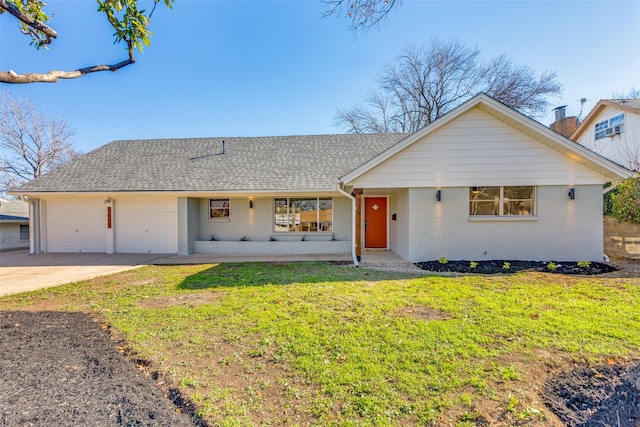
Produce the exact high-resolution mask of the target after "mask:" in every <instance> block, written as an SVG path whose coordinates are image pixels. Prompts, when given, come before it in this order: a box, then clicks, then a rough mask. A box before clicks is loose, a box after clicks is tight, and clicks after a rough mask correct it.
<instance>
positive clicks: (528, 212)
mask: <svg viewBox="0 0 640 427" xmlns="http://www.w3.org/2000/svg"><path fill="white" fill-rule="evenodd" d="M535 205H536V188H535V187H533V186H517V187H516V186H514V187H471V188H469V215H471V216H475V215H491V216H534V215H535Z"/></svg>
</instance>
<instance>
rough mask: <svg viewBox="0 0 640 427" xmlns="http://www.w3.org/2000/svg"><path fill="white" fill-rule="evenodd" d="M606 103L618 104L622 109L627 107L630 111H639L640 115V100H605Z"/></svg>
mask: <svg viewBox="0 0 640 427" xmlns="http://www.w3.org/2000/svg"><path fill="white" fill-rule="evenodd" d="M604 101H608V102H611V103H613V104H618V105H620V106H621V107H627V108H630V109H634V110H638V113H640V98H625V99H605V100H604Z"/></svg>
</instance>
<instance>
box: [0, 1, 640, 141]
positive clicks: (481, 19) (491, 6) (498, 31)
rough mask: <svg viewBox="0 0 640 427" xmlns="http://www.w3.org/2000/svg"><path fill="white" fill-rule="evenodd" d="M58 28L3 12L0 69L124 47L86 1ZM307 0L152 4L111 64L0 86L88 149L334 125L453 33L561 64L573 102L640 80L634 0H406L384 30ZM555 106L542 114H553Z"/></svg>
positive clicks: (103, 59)
mask: <svg viewBox="0 0 640 427" xmlns="http://www.w3.org/2000/svg"><path fill="white" fill-rule="evenodd" d="M47 3H48V5H49V7H48V10H50V11H55V17H54V19H53V21H52V22H51V26H52V27H54V28H55V29H56V30H57V31H58V34H59V38H58V40H55V41H54V42H53V44H52V45H51V47H50V49H49V50H48V51H45V50H40V51H36V50H35V49H33V48H32V47H30V46H29V39H28V38H27V37H25V36H22V35H20V34H19V33H18V31H17V30H16V28H15V26H14V22H13V21H12V20H11V19H10V17H9V16H8V15H6V14H5V15H3V16H1V17H0V69H2V70H8V69H13V70H15V71H16V72H20V73H26V72H46V71H49V70H50V69H65V70H71V69H76V68H80V67H84V66H89V65H95V64H101V63H116V62H119V61H121V60H123V59H125V58H126V54H125V51H124V48H123V47H122V46H117V45H115V46H114V45H113V41H112V37H111V34H112V32H113V31H112V30H111V29H110V27H109V26H108V25H107V24H106V20H105V18H104V16H103V15H102V14H99V13H97V12H96V11H95V10H96V7H97V6H96V3H95V2H94V1H89V0H83V1H58V0H50V1H48V2H47ZM322 11H323V4H322V3H321V2H320V1H319V0H306V1H271V0H264V1H241V0H235V1H195V0H177V1H176V4H175V5H174V9H173V10H172V11H169V10H167V9H166V8H164V7H159V8H158V10H156V13H155V15H154V16H153V20H152V24H151V30H152V31H153V33H154V34H155V35H154V37H153V39H152V45H151V46H150V47H149V48H147V49H146V50H145V52H144V54H140V53H137V55H136V58H137V63H136V64H134V65H130V66H128V67H125V68H123V69H122V70H120V71H119V72H118V73H115V74H114V73H95V74H92V75H88V76H85V77H83V78H80V79H75V80H67V81H61V82H59V83H55V84H44V83H39V84H31V85H2V86H0V90H2V91H9V92H11V94H12V95H14V96H27V97H29V98H30V99H31V100H32V101H33V102H34V103H36V104H37V105H38V106H39V107H41V108H42V109H44V110H46V111H47V112H48V113H50V114H59V115H61V116H62V117H64V118H65V119H66V120H67V122H68V123H69V125H70V126H71V127H73V128H74V129H75V130H76V137H75V142H76V146H77V147H78V148H79V149H80V150H83V151H90V150H92V149H94V148H97V147H99V146H101V145H104V144H106V143H107V142H109V141H112V140H115V139H138V138H171V137H207V136H258V135H261V136H266V135H295V134H323V133H339V132H340V130H339V129H338V128H336V127H335V126H334V125H333V120H334V116H335V112H336V109H337V108H342V107H348V106H351V105H354V104H357V103H360V102H361V101H362V100H363V98H364V97H365V96H366V95H367V93H368V92H369V90H370V89H371V88H373V87H375V81H376V76H377V75H378V73H379V70H380V68H381V67H382V66H383V64H384V63H385V62H388V61H391V60H392V59H393V58H394V57H395V56H396V55H397V54H398V53H399V52H400V51H401V50H402V48H404V47H405V46H406V45H408V44H411V43H414V44H421V43H425V42H428V41H429V40H430V39H431V38H434V37H437V38H440V39H445V40H448V39H450V38H453V37H455V38H457V39H458V40H460V41H462V42H465V43H467V44H468V45H471V46H477V47H479V48H480V49H481V51H482V54H483V56H493V55H497V54H501V53H505V54H507V55H508V56H509V57H510V58H512V59H514V60H515V61H517V62H518V63H520V64H524V65H529V66H531V67H533V68H534V69H535V70H536V71H537V72H538V73H541V72H543V71H545V70H552V71H554V70H555V71H557V72H558V80H559V81H560V82H561V83H562V84H563V85H564V91H563V95H562V97H560V98H556V99H553V100H552V107H554V106H557V105H564V104H567V105H568V108H567V112H568V114H578V112H579V110H580V102H579V100H580V98H583V97H585V98H587V100H588V101H587V104H586V105H585V112H584V114H583V117H584V115H586V113H587V112H588V111H589V109H590V108H591V107H592V106H593V105H594V104H595V103H596V102H597V101H598V100H599V99H602V98H610V97H611V96H612V94H613V93H614V92H621V91H624V92H626V91H628V90H629V89H631V87H632V86H635V88H637V89H639V88H640V2H637V1H625V2H609V1H606V2H605V1H602V2H596V1H588V2H580V1H552V2H542V1H515V0H514V1H497V2H485V1H456V0H450V1H444V2H440V1H415V0H405V1H404V3H403V4H402V6H401V7H400V8H398V9H396V10H395V11H394V12H392V14H391V15H390V16H389V19H388V20H387V22H386V23H384V24H383V25H382V26H381V27H380V28H379V29H375V30H371V31H369V32H368V33H366V34H363V35H359V36H354V35H353V34H352V33H351V32H349V30H348V25H349V22H348V21H347V20H346V19H343V18H335V17H329V18H327V19H322V18H320V16H321V14H322ZM552 121H553V113H552V112H551V111H549V114H548V115H547V116H546V117H545V118H543V119H542V120H541V122H542V123H544V124H545V125H548V124H549V123H551V122H552Z"/></svg>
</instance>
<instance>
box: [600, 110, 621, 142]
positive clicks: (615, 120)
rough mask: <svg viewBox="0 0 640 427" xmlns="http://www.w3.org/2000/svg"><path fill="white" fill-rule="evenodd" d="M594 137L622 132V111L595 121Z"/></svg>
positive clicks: (604, 136) (603, 136)
mask: <svg viewBox="0 0 640 427" xmlns="http://www.w3.org/2000/svg"><path fill="white" fill-rule="evenodd" d="M595 130H596V139H602V138H606V137H607V136H613V135H618V134H620V133H622V132H624V113H622V114H618V115H617V116H615V117H612V118H610V119H607V120H603V121H601V122H599V123H596V129H595Z"/></svg>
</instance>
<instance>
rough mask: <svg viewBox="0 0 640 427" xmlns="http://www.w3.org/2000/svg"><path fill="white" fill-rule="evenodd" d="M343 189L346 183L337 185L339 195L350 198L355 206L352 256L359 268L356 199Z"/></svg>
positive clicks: (352, 225) (354, 263) (352, 228)
mask: <svg viewBox="0 0 640 427" xmlns="http://www.w3.org/2000/svg"><path fill="white" fill-rule="evenodd" d="M343 187H344V183H343V182H341V181H338V183H337V184H336V190H338V193H340V194H342V195H343V196H346V197H348V198H350V199H351V204H352V205H353V212H352V213H351V243H352V245H351V256H352V257H353V265H355V266H356V267H358V257H357V256H356V198H355V197H353V196H352V195H351V194H349V193H347V192H346V191H344V189H343Z"/></svg>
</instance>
